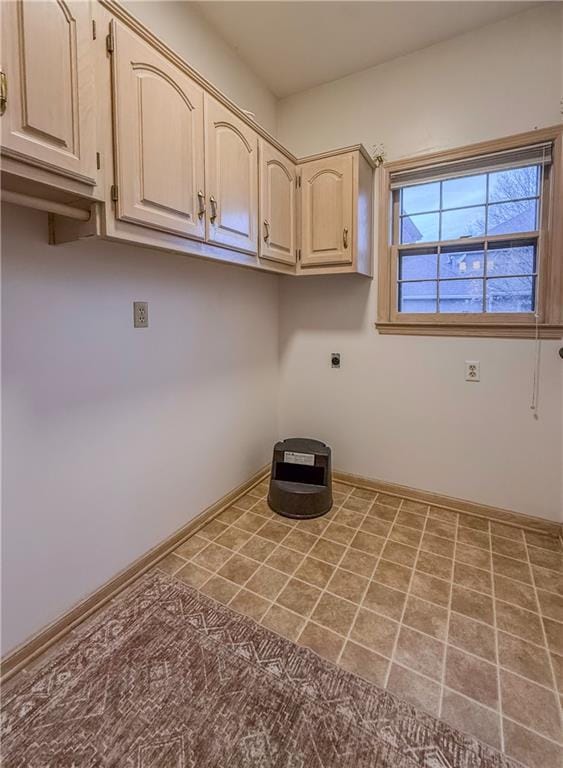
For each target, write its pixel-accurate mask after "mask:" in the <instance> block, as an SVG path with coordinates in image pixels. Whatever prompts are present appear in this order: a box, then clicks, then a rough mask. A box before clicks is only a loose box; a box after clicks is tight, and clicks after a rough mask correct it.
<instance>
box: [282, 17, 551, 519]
mask: <svg viewBox="0 0 563 768" xmlns="http://www.w3.org/2000/svg"><path fill="white" fill-rule="evenodd" d="M560 13H561V6H557V5H555V4H552V5H547V6H542V7H540V8H537V9H533V10H532V11H530V12H526V13H524V14H520V15H518V16H515V17H512V18H510V19H508V20H506V21H503V22H500V23H497V24H494V25H491V26H489V27H486V28H483V29H481V30H478V31H475V32H471V33H469V34H466V35H463V36H460V37H458V38H455V39H453V40H450V41H447V42H444V43H442V44H439V45H436V46H433V47H431V48H428V49H426V50H423V51H420V52H418V53H414V54H411V55H409V56H405V57H403V58H401V59H397V60H395V61H392V62H389V63H386V64H384V65H381V66H378V67H375V68H373V69H370V70H367V71H365V72H361V73H358V74H356V75H352V76H350V77H346V78H344V79H342V80H339V81H336V82H333V83H329V84H327V85H323V86H320V87H318V88H315V89H312V90H310V91H307V92H306V93H302V94H299V95H296V96H293V97H289V98H287V99H285V100H283V101H281V102H280V106H279V111H278V125H279V129H280V131H279V138H280V139H281V141H282V142H285V143H286V144H287V145H288V146H289V147H290V148H291V149H293V150H294V151H295V152H297V153H298V154H307V153H311V152H317V151H321V150H326V149H330V148H331V147H336V146H342V145H346V144H354V143H357V142H363V143H364V144H365V145H366V146H367V147H368V148H369V149H371V147H372V145H373V144H374V143H376V142H383V143H384V144H385V148H386V151H387V158H388V159H389V160H391V159H396V158H398V157H402V156H409V155H412V154H415V153H420V152H426V151H433V150H438V149H443V148H447V147H455V146H460V145H463V144H466V143H471V142H476V141H480V140H485V139H489V138H493V137H498V136H503V135H509V134H512V133H517V132H519V131H526V130H530V129H533V128H534V127H535V126H547V125H552V124H555V123H557V122H559V120H560V119H561V117H560V113H559V108H560V107H559V100H560V98H561V96H562V73H561V55H562V54H561V47H562V45H561V43H562V39H561V29H562V27H561V21H560V16H559V14H560ZM376 290H377V287H376V281H375V280H374V281H373V282H371V283H370V282H368V281H365V280H362V279H358V278H350V279H345V278H340V279H334V278H332V279H321V278H309V279H307V280H303V281H301V282H299V283H297V282H295V281H292V280H290V279H288V278H283V280H282V288H281V325H280V338H281V348H280V351H281V383H280V386H281V390H280V391H281V404H280V409H281V411H280V412H281V416H280V419H281V421H280V425H281V432H282V435H292V434H310V435H311V436H317V437H319V438H321V439H323V440H326V441H327V442H329V443H330V444H331V445H332V446H333V449H334V465H335V466H336V467H337V468H339V469H343V470H346V471H349V472H354V473H357V474H362V475H366V476H369V477H373V478H380V479H383V480H389V481H394V482H397V483H402V484H405V485H410V486H413V487H417V488H423V489H428V490H431V491H439V492H442V493H446V494H449V495H452V496H457V497H461V498H466V499H471V500H474V501H479V502H483V503H488V504H493V505H497V506H500V507H506V508H509V509H513V510H517V511H520V512H524V513H528V514H531V515H541V516H544V517H548V518H551V519H554V520H555V519H563V514H562V490H561V475H562V472H563V459H562V430H561V414H562V410H563V402H562V400H563V392H562V390H563V382H562V371H563V366H562V364H561V359H560V358H559V357H558V356H557V350H558V348H559V346H560V343H558V342H554V341H552V342H547V341H546V342H543V343H542V369H541V370H542V378H541V403H540V405H541V408H540V418H539V420H538V421H535V420H534V418H533V416H532V414H531V412H530V409H529V403H530V394H531V382H532V366H533V359H534V349H533V342H532V341H527V340H495V339H455V338H424V337H399V336H381V335H379V334H378V333H377V331H376V330H375V328H374V325H373V324H374V320H375V317H376ZM333 351H340V352H341V353H342V369H341V370H340V371H335V370H332V369H331V368H330V365H329V354H330V352H333ZM467 359H469V360H475V359H477V360H480V361H481V382H480V383H479V384H475V383H466V382H465V381H464V360H467Z"/></svg>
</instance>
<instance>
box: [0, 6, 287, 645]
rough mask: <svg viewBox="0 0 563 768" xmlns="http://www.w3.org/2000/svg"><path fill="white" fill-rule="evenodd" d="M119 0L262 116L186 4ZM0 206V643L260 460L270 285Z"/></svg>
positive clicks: (266, 403)
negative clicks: (75, 236) (135, 322)
mask: <svg viewBox="0 0 563 768" xmlns="http://www.w3.org/2000/svg"><path fill="white" fill-rule="evenodd" d="M125 5H126V6H127V7H128V9H129V10H130V11H131V12H132V13H133V14H135V15H136V16H137V17H138V18H139V19H140V20H141V21H143V22H144V23H146V24H147V26H149V27H150V28H151V29H152V30H153V31H154V32H155V33H156V34H157V35H159V36H160V37H161V38H162V39H163V40H165V41H166V42H167V43H168V44H169V45H170V46H171V47H173V48H174V49H175V50H176V51H177V52H178V53H179V54H180V55H182V56H184V57H185V58H186V59H187V60H188V61H189V62H190V63H191V64H192V65H193V66H194V67H195V68H196V69H198V70H199V71H200V72H201V73H202V74H203V75H205V76H206V77H208V78H209V79H210V80H211V81H212V82H213V83H214V84H215V85H217V86H218V87H219V88H220V89H222V90H223V91H224V92H225V93H226V94H227V95H228V96H229V97H230V98H231V99H233V100H234V101H235V102H237V103H238V104H239V105H240V106H241V107H243V108H245V109H250V110H252V111H254V112H255V113H256V116H257V119H258V121H259V122H261V123H262V124H263V125H264V127H266V128H267V129H268V130H270V131H274V130H275V121H276V100H275V99H274V97H273V96H272V94H271V93H270V92H269V91H268V90H267V88H266V87H265V86H264V85H263V83H262V82H261V80H260V79H259V77H258V76H257V75H256V74H254V73H253V72H252V71H251V70H250V69H249V68H248V66H247V65H246V64H245V63H244V62H243V61H242V60H241V59H240V57H239V56H238V54H237V53H236V52H235V51H234V50H233V49H232V48H230V47H229V46H228V45H227V44H226V43H225V42H224V41H223V40H222V39H221V38H220V37H218V35H217V34H216V33H215V32H214V31H213V30H212V29H211V27H210V26H209V25H208V23H207V22H206V21H205V20H204V19H203V17H202V16H201V14H200V12H199V11H198V9H197V7H196V6H195V5H192V4H190V3H185V2H154V1H153V2H126V3H125ZM3 214H4V216H3V218H4V221H3V242H2V271H3V274H2V278H3V280H2V283H3V284H2V292H3V307H2V319H3V324H2V334H3V368H2V408H3V423H2V437H3V489H2V501H3V515H2V618H3V621H2V654H5V653H6V652H8V651H9V650H10V649H11V648H12V647H13V646H15V645H16V644H18V643H20V642H21V641H23V640H25V639H26V638H27V637H28V636H29V635H30V634H32V633H33V632H35V631H37V630H38V629H40V628H41V627H42V626H43V625H45V624H46V623H48V622H50V621H52V620H53V619H55V618H57V617H58V616H59V615H60V614H62V613H63V612H65V611H66V610H68V609H69V608H70V607H71V606H72V605H73V604H74V603H75V602H77V601H78V600H80V599H82V598H84V597H85V596H86V595H88V594H89V593H91V592H92V591H94V590H95V589H96V588H97V587H99V586H100V585H101V584H103V583H104V582H105V581H106V580H107V579H109V578H111V577H112V576H114V575H115V574H116V573H117V572H118V571H119V570H121V569H122V568H124V567H125V566H127V565H129V564H130V563H131V562H132V561H133V560H134V559H135V558H136V557H138V556H139V555H141V554H143V553H144V552H146V551H147V550H148V549H150V548H151V547H153V546H154V545H156V544H157V543H158V542H160V541H161V540H163V539H164V538H166V537H167V536H168V535H170V534H171V533H173V532H174V531H175V530H177V529H178V528H180V527H181V526H182V525H184V524H185V523H187V522H188V521H189V520H190V519H191V518H192V517H194V516H195V515H196V514H198V513H199V512H201V511H202V510H203V509H204V508H205V507H206V506H208V505H209V504H211V503H213V502H215V501H216V500H217V499H218V498H220V497H221V496H222V495H223V494H224V493H226V492H228V491H229V490H231V489H232V488H234V487H236V486H237V485H238V484H240V483H241V482H243V481H245V480H247V479H248V478H249V477H250V476H251V475H252V474H253V473H254V472H256V471H257V470H258V469H259V468H260V467H261V466H262V465H263V464H265V463H266V462H267V461H268V460H269V458H270V451H271V446H272V443H273V442H274V440H275V439H276V437H277V384H278V379H277V371H278V296H279V291H278V283H277V280H276V278H275V277H270V276H267V275H260V274H256V273H252V272H250V271H248V270H244V271H243V270H240V269H236V268H234V267H228V266H220V265H218V264H208V263H204V262H201V261H200V262H198V261H196V260H193V259H189V258H184V257H181V256H173V255H170V254H164V253H160V252H152V251H148V250H143V249H138V248H133V247H129V246H123V245H112V244H109V243H103V242H98V243H80V244H74V245H68V246H64V247H57V248H51V247H49V246H48V245H47V244H46V242H47V220H46V216H45V215H42V214H34V213H31V212H29V211H24V210H23V209H17V208H14V207H11V206H4V209H3ZM134 299H139V300H148V301H149V316H150V327H149V328H148V329H147V330H134V329H133V327H132V301H133V300H134Z"/></svg>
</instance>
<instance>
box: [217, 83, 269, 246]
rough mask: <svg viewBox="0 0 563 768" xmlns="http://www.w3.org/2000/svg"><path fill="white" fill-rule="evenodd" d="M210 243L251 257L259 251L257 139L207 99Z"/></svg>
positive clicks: (255, 135)
mask: <svg viewBox="0 0 563 768" xmlns="http://www.w3.org/2000/svg"><path fill="white" fill-rule="evenodd" d="M205 186H206V191H207V206H208V208H209V215H208V217H207V240H208V241H209V242H210V243H217V244H218V245H225V246H228V247H229V248H236V249H238V250H241V251H247V252H249V253H256V252H257V249H258V135H257V134H256V132H255V131H253V130H252V128H250V127H249V126H248V125H247V124H246V123H244V122H243V121H242V120H240V119H239V118H238V117H236V115H234V114H233V113H232V112H231V111H230V110H228V109H227V108H226V107H225V106H223V104H220V103H219V102H218V101H217V100H216V99H214V98H213V97H212V96H209V95H207V94H206V96H205Z"/></svg>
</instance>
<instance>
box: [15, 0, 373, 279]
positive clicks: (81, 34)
mask: <svg viewBox="0 0 563 768" xmlns="http://www.w3.org/2000/svg"><path fill="white" fill-rule="evenodd" d="M0 2H2V31H1V34H2V54H3V57H4V58H3V60H2V61H1V62H0V64H1V66H2V78H3V80H2V93H1V94H0V95H1V97H2V109H0V120H1V126H2V155H3V158H2V159H3V165H2V169H1V171H0V173H1V177H2V187H3V194H4V196H5V197H6V198H7V199H10V198H11V199H12V201H13V200H14V198H15V199H16V200H19V201H20V202H21V199H22V197H21V196H22V194H27V195H28V200H27V201H26V202H27V204H33V202H32V200H31V198H34V199H35V201H36V203H35V204H36V205H39V203H40V207H41V208H42V209H44V210H51V209H50V208H49V207H48V205H47V204H48V202H49V201H51V208H52V209H53V212H54V213H55V212H56V213H57V216H56V218H52V219H51V224H50V229H49V233H50V239H51V242H53V243H61V242H68V241H71V240H76V239H79V238H82V237H88V238H92V237H105V238H110V239H112V240H118V241H122V242H128V243H135V244H137V245H144V246H147V247H151V248H158V249H161V250H168V251H174V252H176V253H185V254H189V255H195V256H200V257H202V258H206V259H212V260H215V261H223V262H228V263H234V264H238V265H240V266H246V267H253V268H258V269H262V270H266V271H271V272H278V273H283V274H292V275H305V274H335V273H358V274H364V275H371V274H372V240H371V238H372V233H371V229H372V205H373V198H372V193H373V190H372V187H373V164H372V162H371V160H370V158H369V157H368V155H367V154H366V153H365V150H363V148H362V147H349V148H347V149H341V150H336V151H334V152H330V153H329V152H327V153H324V154H322V155H316V156H312V157H307V158H304V159H303V160H298V159H297V158H295V157H294V156H293V155H292V154H291V152H289V151H288V150H286V149H284V147H283V146H282V145H281V144H280V143H279V142H277V141H276V140H275V139H274V138H273V137H272V136H270V135H269V134H268V133H267V132H266V131H265V130H264V129H263V128H262V127H261V126H260V125H259V124H258V123H256V122H255V121H253V120H251V119H250V117H249V116H248V115H247V114H246V113H245V112H244V111H243V110H241V109H240V108H239V107H237V106H236V105H235V104H234V103H232V102H230V101H229V100H228V99H227V98H226V97H225V96H223V95H222V94H221V93H220V91H218V90H217V89H216V88H215V87H214V86H213V85H212V84H211V83H209V82H208V81H206V80H205V79H204V78H203V77H202V76H201V75H200V74H199V73H198V72H196V71H195V70H194V69H192V68H191V67H190V65H189V64H187V63H186V62H185V61H184V60H183V59H182V58H180V56H178V54H176V53H175V52H174V51H172V50H171V49H170V48H168V47H167V46H166V44H165V43H163V42H162V40H160V39H159V38H158V37H157V36H156V35H154V34H153V33H152V32H151V31H150V30H149V29H147V28H146V27H144V26H143V25H142V24H141V23H140V22H139V21H138V20H137V19H135V18H134V17H133V16H132V15H131V14H129V13H128V12H127V11H126V10H125V9H124V8H123V7H122V6H121V5H120V4H119V2H117V0H102V1H101V2H96V1H95V0H41V1H40V2H38V1H36V0H9V1H8V0H5V1H2V0H0ZM5 85H7V98H6V90H5V88H4V86H5ZM38 199H39V203H37V200H38ZM46 201H47V202H46ZM55 202H57V203H58V204H59V205H58V206H57V207H56V209H54V208H53V203H55ZM61 204H62V205H66V206H67V209H66V216H67V218H63V216H64V215H65V212H64V211H62V212H61V207H60V205H61ZM46 206H47V207H46ZM68 206H72V208H71V209H69V208H68ZM77 208H79V209H80V210H78V211H77V210H76V209H77Z"/></svg>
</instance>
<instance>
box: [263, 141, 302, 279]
mask: <svg viewBox="0 0 563 768" xmlns="http://www.w3.org/2000/svg"><path fill="white" fill-rule="evenodd" d="M296 186H297V174H296V168H295V163H292V162H291V161H290V160H289V159H288V158H287V157H286V156H285V155H283V154H282V153H281V152H280V151H279V150H277V149H276V148H275V147H273V146H272V145H271V144H269V143H268V142H266V141H264V140H263V139H262V140H260V221H261V226H262V232H261V236H260V256H261V258H263V259H271V260H272V261H278V262H282V263H283V264H292V265H294V264H295V262H296V257H297V205H296Z"/></svg>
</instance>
